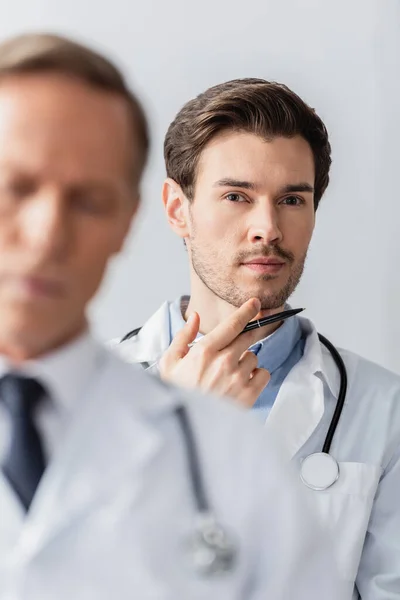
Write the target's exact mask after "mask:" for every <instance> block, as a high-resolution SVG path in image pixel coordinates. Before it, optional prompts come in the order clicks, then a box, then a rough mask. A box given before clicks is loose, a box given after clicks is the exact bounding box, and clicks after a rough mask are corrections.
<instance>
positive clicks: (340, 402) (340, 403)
mask: <svg viewBox="0 0 400 600" xmlns="http://www.w3.org/2000/svg"><path fill="white" fill-rule="evenodd" d="M318 337H319V340H320V342H321V343H322V344H323V345H324V346H325V347H326V348H327V349H328V350H329V352H330V353H331V355H332V358H333V360H334V361H335V363H336V366H337V368H338V371H339V375H340V387H339V395H338V399H337V402H336V407H335V411H334V413H333V417H332V420H331V423H330V425H329V429H328V433H327V434H326V438H325V442H324V445H323V448H322V452H325V453H326V454H329V451H330V449H331V444H332V440H333V436H334V435H335V431H336V428H337V426H338V424H339V421H340V415H341V414H342V410H343V407H344V403H345V400H346V393H347V372H346V366H345V364H344V362H343V359H342V357H341V356H340V354H339V352H338V351H337V350H336V348H335V346H334V345H333V344H332V343H331V342H330V341H329V340H328V339H326V337H324V336H323V335H321V334H320V333H319V334H318Z"/></svg>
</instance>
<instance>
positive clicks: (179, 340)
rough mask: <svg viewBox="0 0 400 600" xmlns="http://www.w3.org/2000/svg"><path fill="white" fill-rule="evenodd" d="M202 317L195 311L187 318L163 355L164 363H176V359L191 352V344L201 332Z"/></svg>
mask: <svg viewBox="0 0 400 600" xmlns="http://www.w3.org/2000/svg"><path fill="white" fill-rule="evenodd" d="M199 327H200V317H199V315H198V314H197V313H196V312H195V313H192V314H191V315H190V317H189V319H188V320H187V322H186V324H185V326H184V327H182V329H181V330H180V331H178V333H177V334H176V335H175V337H174V339H173V340H172V342H171V344H170V346H169V348H168V350H167V351H166V352H165V353H164V355H163V361H164V364H165V363H168V364H171V363H175V362H176V361H178V360H180V359H181V358H184V357H185V356H186V354H187V353H188V352H189V350H190V348H189V344H191V343H192V342H193V341H194V340H195V339H196V336H197V334H198V332H199Z"/></svg>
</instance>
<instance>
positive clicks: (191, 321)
mask: <svg viewBox="0 0 400 600" xmlns="http://www.w3.org/2000/svg"><path fill="white" fill-rule="evenodd" d="M193 320H194V313H192V314H191V315H190V317H189V318H188V320H187V321H186V322H187V323H188V324H189V325H190V323H193Z"/></svg>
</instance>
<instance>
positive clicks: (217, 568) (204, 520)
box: [188, 515, 237, 577]
mask: <svg viewBox="0 0 400 600" xmlns="http://www.w3.org/2000/svg"><path fill="white" fill-rule="evenodd" d="M188 552H189V558H190V561H191V563H192V568H193V569H194V571H195V572H196V573H197V574H198V575H200V576H202V577H211V576H215V575H221V574H224V573H229V572H231V571H233V569H234V567H235V564H236V559H237V549H236V545H235V543H234V541H233V540H232V539H231V538H230V536H229V535H228V534H227V532H226V530H225V529H224V528H223V527H221V525H220V524H218V523H217V522H216V521H215V519H214V517H213V516H212V515H204V516H203V517H201V518H200V519H199V522H198V525H197V527H196V529H195V531H194V532H193V534H191V536H190V539H189V543H188Z"/></svg>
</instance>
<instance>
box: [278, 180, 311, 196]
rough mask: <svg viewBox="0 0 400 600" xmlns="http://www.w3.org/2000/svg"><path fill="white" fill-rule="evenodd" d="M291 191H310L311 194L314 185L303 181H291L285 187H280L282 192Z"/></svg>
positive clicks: (287, 192)
mask: <svg viewBox="0 0 400 600" xmlns="http://www.w3.org/2000/svg"><path fill="white" fill-rule="evenodd" d="M291 192H309V193H310V194H313V193H314V186H312V185H310V184H309V183H306V182H301V183H290V184H288V185H284V186H283V188H281V189H280V193H281V194H289V193H291Z"/></svg>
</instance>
